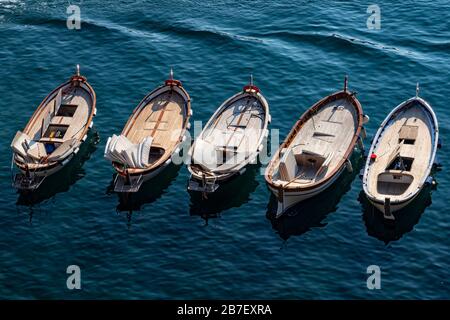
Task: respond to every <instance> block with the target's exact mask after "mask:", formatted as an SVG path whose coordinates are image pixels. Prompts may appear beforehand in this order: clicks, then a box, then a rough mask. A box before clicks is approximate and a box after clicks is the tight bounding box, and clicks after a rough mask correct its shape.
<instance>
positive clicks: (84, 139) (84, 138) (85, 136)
mask: <svg viewBox="0 0 450 320" xmlns="http://www.w3.org/2000/svg"><path fill="white" fill-rule="evenodd" d="M86 138H87V134H85V135H84V137H83V139H81V141H83V142H85V141H86Z"/></svg>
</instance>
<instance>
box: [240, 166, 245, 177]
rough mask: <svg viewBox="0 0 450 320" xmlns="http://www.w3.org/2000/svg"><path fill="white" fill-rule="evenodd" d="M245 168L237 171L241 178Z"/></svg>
mask: <svg viewBox="0 0 450 320" xmlns="http://www.w3.org/2000/svg"><path fill="white" fill-rule="evenodd" d="M245 170H246V169H245V168H242V169H241V170H240V171H239V174H240V175H241V176H242V175H243V174H244V172H245Z"/></svg>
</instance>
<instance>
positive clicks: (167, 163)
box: [164, 159, 172, 166]
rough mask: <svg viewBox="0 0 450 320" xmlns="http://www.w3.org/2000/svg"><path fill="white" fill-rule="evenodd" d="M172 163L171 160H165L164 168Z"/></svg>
mask: <svg viewBox="0 0 450 320" xmlns="http://www.w3.org/2000/svg"><path fill="white" fill-rule="evenodd" d="M171 162H172V159H167V161H166V162H165V163H164V165H165V166H167V165H169V164H170V163H171Z"/></svg>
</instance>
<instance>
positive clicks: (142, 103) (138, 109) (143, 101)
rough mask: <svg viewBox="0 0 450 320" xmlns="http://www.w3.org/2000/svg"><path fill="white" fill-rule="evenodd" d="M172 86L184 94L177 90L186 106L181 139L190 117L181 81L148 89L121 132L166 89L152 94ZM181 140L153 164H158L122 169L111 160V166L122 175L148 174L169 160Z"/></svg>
mask: <svg viewBox="0 0 450 320" xmlns="http://www.w3.org/2000/svg"><path fill="white" fill-rule="evenodd" d="M173 87H177V88H178V89H179V90H180V91H181V92H182V93H183V94H184V95H185V97H183V95H182V94H180V93H178V92H177V93H178V94H180V96H181V97H182V98H183V100H184V102H185V106H184V108H186V116H185V119H184V122H183V126H182V132H181V134H180V139H182V137H183V136H184V135H185V133H186V131H187V126H188V124H189V120H190V118H191V97H190V96H189V94H188V92H187V91H186V89H185V88H184V87H183V85H182V84H181V82H178V83H177V84H175V85H174V84H166V83H164V84H162V85H160V86H158V87H156V88H155V89H153V90H152V91H150V92H149V93H148V94H147V95H145V97H144V98H142V99H141V101H140V102H139V103H138V105H137V106H136V107H135V108H134V109H133V111H132V112H131V114H130V116H129V117H128V120H127V122H126V123H125V126H124V127H123V129H122V133H121V134H123V135H126V134H127V133H128V132H129V131H130V130H131V128H133V125H134V123H135V122H136V119H137V118H138V117H139V115H140V113H141V112H142V110H143V109H144V108H145V107H146V106H147V105H148V104H149V103H150V102H152V101H153V100H154V99H156V98H157V97H159V96H160V95H161V94H163V93H165V92H166V91H163V92H161V93H159V94H157V95H155V96H154V97H152V98H151V96H152V95H154V94H156V93H157V92H158V91H159V90H161V89H164V88H173ZM150 98H151V99H150ZM181 142H182V141H181V140H180V141H179V142H178V143H177V144H176V145H175V146H174V147H173V150H171V151H170V152H168V153H167V156H166V157H164V158H163V160H164V161H162V160H158V161H156V162H155V164H156V163H158V162H159V165H157V166H154V165H151V166H148V167H146V168H126V169H123V168H121V167H120V166H121V165H120V164H116V163H115V162H112V166H113V168H114V170H115V171H116V172H117V173H118V174H120V175H124V174H129V175H130V176H138V175H148V174H150V173H152V172H153V171H155V170H157V169H158V168H160V167H163V166H164V165H166V162H167V160H169V159H170V158H171V157H172V154H173V153H174V151H175V150H176V149H177V147H178V146H179V145H180V143H181Z"/></svg>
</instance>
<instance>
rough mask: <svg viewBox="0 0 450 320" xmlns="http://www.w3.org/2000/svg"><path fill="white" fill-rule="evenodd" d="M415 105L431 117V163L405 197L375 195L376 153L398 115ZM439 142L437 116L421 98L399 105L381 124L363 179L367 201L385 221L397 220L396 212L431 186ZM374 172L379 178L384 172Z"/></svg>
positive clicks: (370, 151)
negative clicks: (418, 105) (372, 185)
mask: <svg viewBox="0 0 450 320" xmlns="http://www.w3.org/2000/svg"><path fill="white" fill-rule="evenodd" d="M413 103H419V104H420V106H421V109H423V110H425V111H426V112H427V113H428V114H429V117H430V120H429V121H430V127H431V129H430V139H431V142H430V145H431V148H430V149H431V150H430V156H429V161H428V163H427V167H426V170H424V171H423V173H422V174H421V175H418V176H417V177H416V176H414V179H416V180H418V181H419V182H418V185H417V187H415V188H414V190H413V191H411V192H410V193H408V192H407V190H406V191H404V193H405V194H406V195H405V196H403V195H400V197H399V196H398V195H396V194H394V195H391V194H383V195H380V194H375V193H374V192H373V190H374V188H373V187H372V189H370V187H369V175H370V174H371V171H370V170H373V169H372V166H373V162H374V161H377V156H376V153H377V148H378V145H379V144H381V143H382V139H383V136H384V135H385V132H386V131H387V130H388V129H389V125H390V123H391V122H393V121H394V120H396V117H397V114H398V113H399V112H401V111H403V110H404V109H406V108H408V107H409V106H410V105H411V104H413ZM438 141H439V129H438V122H437V118H436V115H435V113H434V111H433V109H432V108H431V106H430V105H429V104H428V103H427V102H426V101H425V100H423V99H422V98H419V97H418V96H416V97H413V98H411V99H408V100H406V101H404V102H402V103H401V104H399V105H398V106H397V107H395V108H394V109H393V110H392V111H391V112H390V113H389V114H388V115H387V117H386V118H385V119H384V121H383V122H382V123H381V125H380V127H379V129H378V130H377V133H376V134H375V137H374V139H373V142H372V145H371V147H370V149H369V155H371V156H370V157H368V158H367V160H366V164H365V166H364V173H363V176H362V179H363V190H364V193H365V195H366V197H367V199H368V200H369V202H370V203H371V204H372V205H373V206H374V207H375V208H377V210H378V211H379V212H380V213H381V214H383V216H384V218H385V219H388V220H395V217H394V215H393V213H394V212H396V211H399V210H401V209H402V208H404V207H406V206H407V205H409V204H410V203H411V202H412V201H413V200H414V199H415V198H416V197H417V195H418V194H419V193H420V192H421V191H422V189H423V188H424V186H425V185H427V184H429V183H430V182H431V181H432V177H431V170H432V168H433V164H434V163H435V157H436V152H437V149H438ZM372 155H375V157H374V158H372ZM406 171H407V172H408V173H409V171H408V170H406ZM374 172H375V173H377V175H378V176H379V175H380V174H381V173H383V172H384V171H374ZM372 175H373V176H375V175H374V174H372ZM372 179H373V177H372ZM385 199H390V200H389V201H390V202H389V204H385V201H386V200H385Z"/></svg>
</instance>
